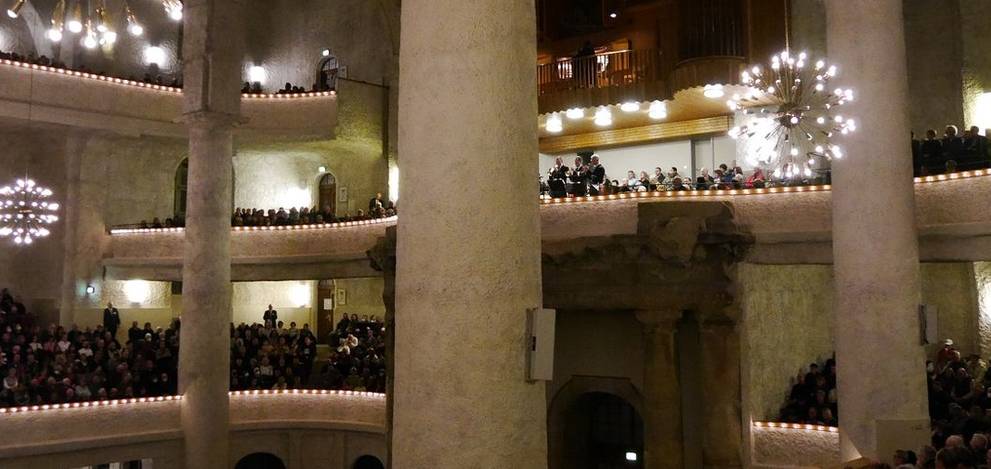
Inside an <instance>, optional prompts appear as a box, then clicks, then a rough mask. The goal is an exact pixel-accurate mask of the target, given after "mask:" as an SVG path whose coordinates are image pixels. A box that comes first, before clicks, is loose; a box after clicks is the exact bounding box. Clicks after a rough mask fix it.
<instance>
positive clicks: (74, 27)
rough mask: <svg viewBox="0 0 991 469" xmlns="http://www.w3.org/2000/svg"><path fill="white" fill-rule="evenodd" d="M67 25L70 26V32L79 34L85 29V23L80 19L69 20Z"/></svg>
mask: <svg viewBox="0 0 991 469" xmlns="http://www.w3.org/2000/svg"><path fill="white" fill-rule="evenodd" d="M65 25H66V27H68V28H69V32H71V33H73V34H79V33H81V32H82V31H83V23H82V22H81V21H79V20H75V19H72V20H69V22H68V23H66V24H65Z"/></svg>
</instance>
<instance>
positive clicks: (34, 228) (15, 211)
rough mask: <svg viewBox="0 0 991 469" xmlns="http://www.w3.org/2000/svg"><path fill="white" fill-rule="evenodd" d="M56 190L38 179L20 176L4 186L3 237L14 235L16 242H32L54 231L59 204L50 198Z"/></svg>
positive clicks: (0, 205)
mask: <svg viewBox="0 0 991 469" xmlns="http://www.w3.org/2000/svg"><path fill="white" fill-rule="evenodd" d="M51 196H52V191H51V190H50V189H48V188H45V187H41V186H39V185H37V184H36V183H35V182H34V180H32V179H28V178H24V179H18V180H17V181H16V183H15V184H14V186H5V187H2V188H0V237H5V238H6V237H8V236H10V237H13V239H14V244H19V245H20V244H31V243H32V242H33V241H34V239H35V238H43V237H45V236H48V235H49V234H50V233H51V232H50V231H49V230H48V228H46V226H47V225H51V224H52V223H55V222H56V221H58V215H55V212H57V211H58V208H59V204H58V203H57V202H54V201H49V197H51Z"/></svg>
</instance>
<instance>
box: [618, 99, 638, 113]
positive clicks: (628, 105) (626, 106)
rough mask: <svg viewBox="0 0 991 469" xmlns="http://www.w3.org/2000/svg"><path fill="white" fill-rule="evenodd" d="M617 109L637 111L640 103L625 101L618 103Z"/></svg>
mask: <svg viewBox="0 0 991 469" xmlns="http://www.w3.org/2000/svg"><path fill="white" fill-rule="evenodd" d="M619 109H620V110H622V111H623V112H637V111H639V110H640V103H635V102H633V101H629V102H625V103H623V104H620V105H619Z"/></svg>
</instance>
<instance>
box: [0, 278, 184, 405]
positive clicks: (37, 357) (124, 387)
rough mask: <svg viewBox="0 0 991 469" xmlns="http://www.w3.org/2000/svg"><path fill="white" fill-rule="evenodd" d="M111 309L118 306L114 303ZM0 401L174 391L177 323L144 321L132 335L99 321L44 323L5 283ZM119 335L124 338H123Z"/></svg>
mask: <svg viewBox="0 0 991 469" xmlns="http://www.w3.org/2000/svg"><path fill="white" fill-rule="evenodd" d="M107 308H108V310H115V308H114V307H113V305H108V306H107ZM0 328H2V334H0V373H2V374H3V386H2V390H0V406H3V407H7V406H25V405H42V404H56V403H67V402H81V401H89V400H104V399H122V398H133V397H153V396H165V395H173V394H175V393H176V378H177V373H176V370H177V368H176V367H177V363H178V354H179V321H178V320H176V321H174V322H173V323H172V325H170V326H169V327H168V328H152V327H151V324H150V323H145V325H144V327H143V328H141V327H138V322H137V321H134V322H133V323H132V325H131V327H130V328H129V329H128V330H127V333H126V339H124V338H120V339H118V338H117V337H115V332H116V328H114V329H113V332H112V331H111V330H110V329H108V328H106V327H104V326H103V325H99V326H96V327H87V328H84V329H80V328H78V327H76V326H71V327H68V328H67V327H62V326H56V325H54V324H52V325H49V326H47V327H41V326H39V325H37V324H35V323H34V317H33V316H32V315H30V314H28V313H27V312H26V311H25V310H24V306H23V305H22V304H20V303H19V302H17V301H16V300H14V299H13V297H12V296H11V295H10V293H9V292H8V291H7V290H6V289H5V290H3V292H2V293H0ZM121 340H124V341H123V343H122V342H121Z"/></svg>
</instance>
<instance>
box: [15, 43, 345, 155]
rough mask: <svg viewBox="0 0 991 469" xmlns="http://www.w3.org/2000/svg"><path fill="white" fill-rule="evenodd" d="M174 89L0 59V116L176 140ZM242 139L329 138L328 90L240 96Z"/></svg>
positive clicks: (332, 113) (332, 99) (332, 100)
mask: <svg viewBox="0 0 991 469" xmlns="http://www.w3.org/2000/svg"><path fill="white" fill-rule="evenodd" d="M182 109H183V103H182V90H181V89H179V88H173V87H170V86H162V85H155V84H150V83H141V82H137V81H132V80H126V79H123V78H116V77H109V76H104V75H97V74H92V73H85V72H79V71H74V70H66V69H61V68H53V67H46V66H42V65H34V64H28V63H23V62H15V61H12V60H6V59H4V60H0V117H5V118H12V119H17V120H22V121H28V122H37V123H47V124H58V125H67V126H72V127H80V128H86V129H96V130H105V131H113V132H118V133H122V134H127V135H155V136H164V137H179V138H184V137H185V135H186V130H185V126H184V125H183V124H181V123H180V122H179V118H180V116H181V115H182ZM241 116H242V118H243V119H244V121H245V122H244V124H243V125H241V126H239V127H238V134H239V136H242V138H244V137H247V138H269V139H290V138H291V139H317V138H325V139H326V138H332V137H333V131H334V128H335V127H336V125H337V95H336V93H335V92H333V91H327V92H317V93H299V94H282V95H280V94H244V95H242V102H241Z"/></svg>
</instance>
